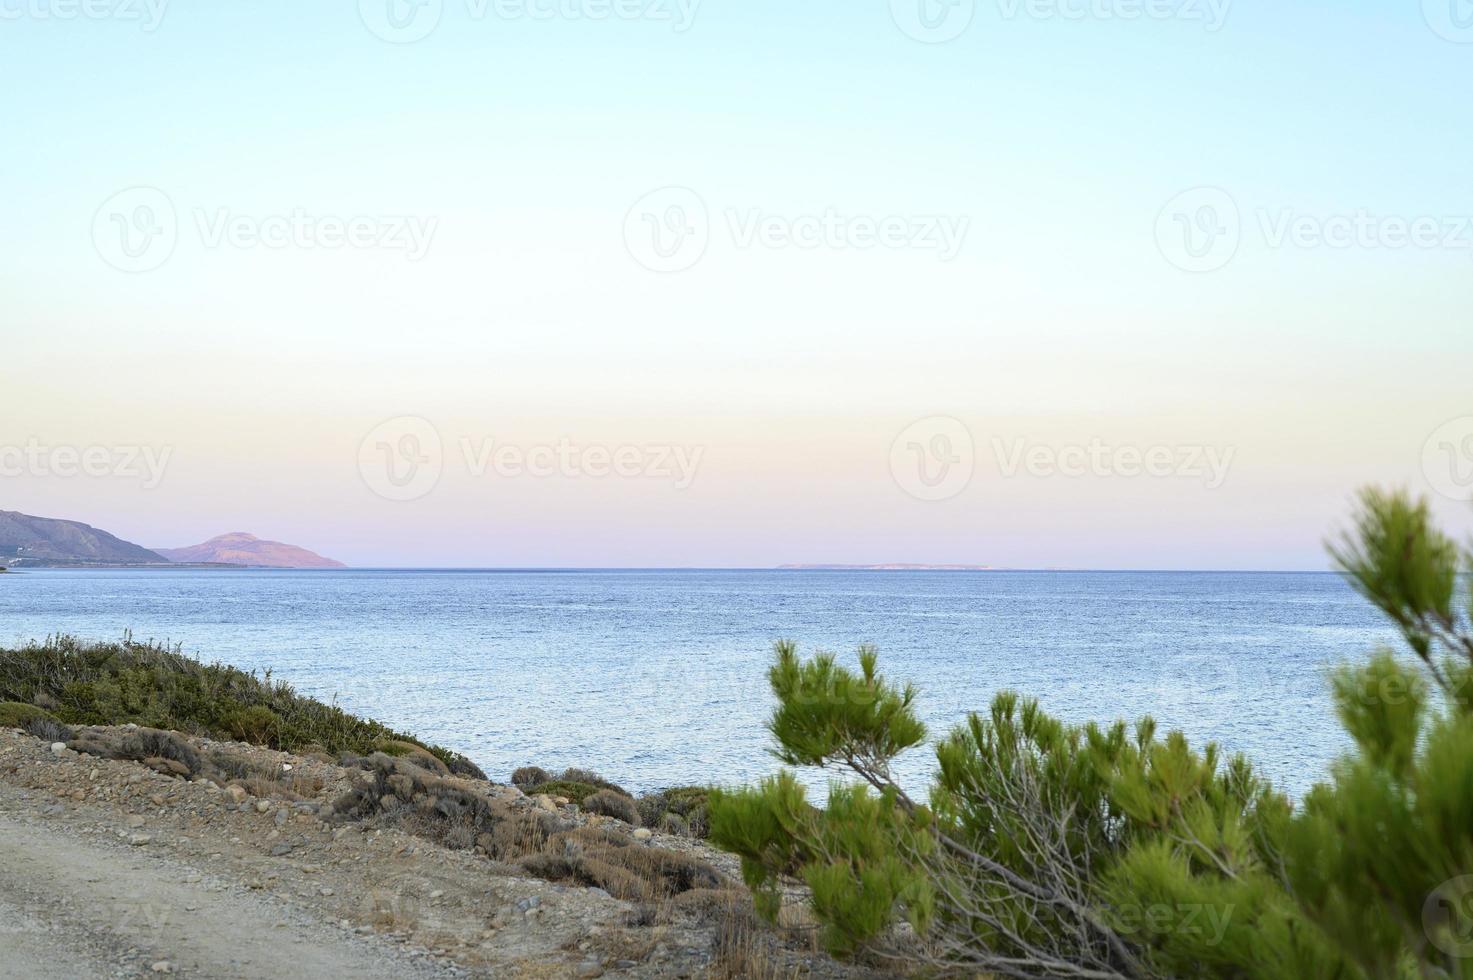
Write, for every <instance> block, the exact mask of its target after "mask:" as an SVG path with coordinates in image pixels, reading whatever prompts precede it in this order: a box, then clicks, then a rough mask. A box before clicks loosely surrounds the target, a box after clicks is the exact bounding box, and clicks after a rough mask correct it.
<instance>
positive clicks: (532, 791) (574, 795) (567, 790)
mask: <svg viewBox="0 0 1473 980" xmlns="http://www.w3.org/2000/svg"><path fill="white" fill-rule="evenodd" d="M597 792H599V787H597V786H594V785H592V784H590V783H572V782H568V781H567V780H565V779H554V780H553V781H552V782H548V783H538V784H537V785H536V786H529V787H527V789H526V793H527V795H528V796H566V797H567V798H568V799H570V800H572V801H573V802H574V803H577V804H580V805H581V804H582V803H583V801H584V800H585V799H587V798H588V797H590V796H592V795H593V794H594V793H597Z"/></svg>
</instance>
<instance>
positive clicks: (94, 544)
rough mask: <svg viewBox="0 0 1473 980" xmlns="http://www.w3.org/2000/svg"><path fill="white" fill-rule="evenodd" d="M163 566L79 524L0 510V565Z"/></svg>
mask: <svg viewBox="0 0 1473 980" xmlns="http://www.w3.org/2000/svg"><path fill="white" fill-rule="evenodd" d="M17 561H23V562H26V563H35V564H103V565H166V564H168V561H169V560H168V559H167V558H165V557H164V556H163V555H160V554H157V553H155V552H152V551H149V550H148V549H147V548H144V547H140V546H139V545H136V544H133V543H132V542H131V541H124V540H123V539H122V538H119V537H115V536H113V535H111V534H108V533H107V532H106V531H99V530H98V529H97V528H95V527H90V526H89V525H86V524H83V523H81V522H79V521H63V520H57V519H55V518H50V517H31V516H30V515H29V514H18V513H16V512H15V511H13V510H0V564H9V563H15V562H17Z"/></svg>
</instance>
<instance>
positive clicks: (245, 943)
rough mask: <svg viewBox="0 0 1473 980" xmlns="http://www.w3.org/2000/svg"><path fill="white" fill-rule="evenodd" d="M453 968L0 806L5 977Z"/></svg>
mask: <svg viewBox="0 0 1473 980" xmlns="http://www.w3.org/2000/svg"><path fill="white" fill-rule="evenodd" d="M176 972H177V973H180V974H185V975H199V976H209V977H263V976H269V977H288V976H305V977H346V976H351V977H362V978H379V977H382V978H384V980H388V978H394V977H405V978H412V980H420V978H424V980H428V978H439V977H455V976H460V975H461V974H460V972H459V971H458V970H455V969H454V968H452V967H447V966H441V965H438V964H436V963H434V962H433V961H426V960H424V959H422V958H412V957H410V956H407V955H405V954H404V953H403V951H402V950H401V949H399V948H397V947H394V946H391V945H389V944H387V943H378V942H375V941H373V940H371V939H368V938H365V937H362V936H357V935H354V934H353V933H351V932H349V931H347V930H343V929H340V928H333V927H331V926H327V925H324V924H322V923H320V922H317V921H313V920H312V919H310V918H309V917H308V916H307V915H305V914H304V913H303V912H302V911H301V910H300V909H297V908H294V907H293V906H291V905H290V904H289V903H287V902H285V901H282V900H281V899H279V898H277V897H275V896H273V895H271V894H269V893H264V894H263V893H248V894H242V893H239V892H236V891H231V890H227V889H220V888H215V887H212V886H211V885H207V884H206V883H205V880H204V878H203V877H202V876H201V875H199V874H197V873H192V872H190V871H189V870H188V869H187V868H184V867H181V866H180V865H178V864H177V863H175V862H172V861H169V860H168V859H167V858H165V857H163V856H161V855H159V854H157V853H151V852H150V851H148V850H147V849H145V848H141V847H133V846H129V845H128V844H127V843H125V842H119V843H111V842H105V839H103V840H79V839H77V838H68V837H61V836H58V835H57V834H55V833H54V832H53V831H51V830H50V829H48V828H46V827H44V826H38V825H37V824H36V822H35V821H34V819H27V818H26V817H25V816H23V815H21V814H17V813H14V812H6V811H5V810H0V978H5V980H10V978H15V980H21V978H27V980H29V978H39V977H56V978H69V980H70V978H77V980H81V978H92V977H98V978H101V977H117V976H135V975H156V974H161V973H176Z"/></svg>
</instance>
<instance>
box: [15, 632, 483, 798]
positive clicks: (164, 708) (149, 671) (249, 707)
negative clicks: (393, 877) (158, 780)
mask: <svg viewBox="0 0 1473 980" xmlns="http://www.w3.org/2000/svg"><path fill="white" fill-rule="evenodd" d="M0 700H3V701H10V702H20V703H23V704H26V705H43V704H44V705H47V706H48V707H50V708H51V710H52V713H53V714H54V715H55V716H56V718H58V719H59V720H61V721H63V722H66V723H68V724H72V725H123V724H127V723H130V722H131V723H133V724H136V725H140V726H142V727H144V728H156V729H165V730H174V731H180V732H184V733H186V734H190V735H202V736H208V737H210V738H219V739H244V740H246V741H251V742H255V743H257V744H261V745H268V746H270V747H272V748H277V749H282V750H285V751H289V752H296V751H298V750H301V749H305V748H307V747H309V746H316V747H319V748H323V749H326V751H327V752H328V753H330V754H332V755H334V756H336V755H339V754H341V753H344V752H353V753H356V754H360V755H370V754H372V753H373V752H375V751H377V749H378V747H379V746H380V745H383V744H385V743H387V742H403V743H406V744H412V745H413V746H414V747H415V748H416V749H418V748H419V746H418V743H415V742H414V740H413V739H412V738H411V737H409V736H407V735H404V734H402V733H400V732H396V731H394V730H393V729H391V728H389V727H388V726H386V725H382V724H380V723H378V722H376V721H370V720H367V719H363V718H358V717H355V716H353V715H350V714H348V713H347V712H346V711H343V710H342V709H341V708H339V707H337V706H336V705H329V704H324V703H323V702H321V701H317V700H314V699H312V698H307V697H303V696H301V695H299V694H297V693H296V692H295V691H293V690H292V688H291V687H290V685H287V684H285V683H282V682H280V681H273V680H272V678H271V674H270V673H269V672H267V673H266V674H265V675H264V676H261V677H258V676H256V675H255V674H249V673H246V672H245V671H242V670H237V669H236V668H234V667H227V666H224V665H222V664H218V663H216V664H204V663H201V662H200V661H198V660H195V659H193V658H191V657H186V656H184V655H183V654H182V653H180V652H179V651H178V650H170V649H165V648H163V647H159V646H155V645H152V644H143V643H135V642H133V641H132V640H126V639H125V640H124V641H123V642H121V643H86V642H83V641H81V640H78V639H76V638H74V637H68V636H63V637H57V638H54V639H51V640H48V641H47V642H45V643H32V644H30V645H28V646H25V647H22V648H20V649H15V650H0ZM424 751H426V752H428V753H430V754H431V755H433V756H434V757H435V758H437V759H438V760H439V761H440V762H442V763H444V764H445V765H446V766H448V767H450V771H452V772H456V773H459V774H464V775H471V776H479V777H480V778H484V775H483V774H481V772H480V770H479V769H477V768H476V767H475V766H474V765H473V764H471V763H470V762H469V761H468V760H466V759H465V758H464V757H463V756H460V755H457V754H456V753H454V752H450V751H447V750H446V749H442V748H439V747H437V746H426V747H424Z"/></svg>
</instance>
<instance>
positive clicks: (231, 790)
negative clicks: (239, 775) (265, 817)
mask: <svg viewBox="0 0 1473 980" xmlns="http://www.w3.org/2000/svg"><path fill="white" fill-rule="evenodd" d="M225 795H226V796H228V797H230V799H231V801H232V802H235V803H244V802H245V798H246V797H247V796H248V795H249V794H248V793H246V791H245V787H244V786H235V785H231V786H227V787H225Z"/></svg>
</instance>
